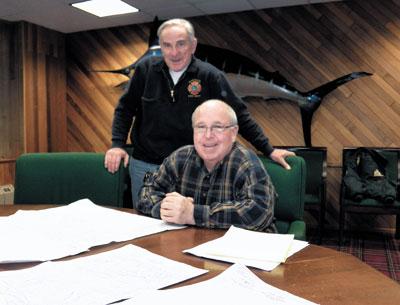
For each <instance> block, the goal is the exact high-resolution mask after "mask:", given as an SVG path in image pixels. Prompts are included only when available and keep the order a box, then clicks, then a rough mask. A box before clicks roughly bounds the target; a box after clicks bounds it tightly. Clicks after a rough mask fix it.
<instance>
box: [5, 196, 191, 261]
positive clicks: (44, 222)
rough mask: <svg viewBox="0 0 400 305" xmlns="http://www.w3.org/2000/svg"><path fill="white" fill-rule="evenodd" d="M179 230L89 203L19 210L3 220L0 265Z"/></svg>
mask: <svg viewBox="0 0 400 305" xmlns="http://www.w3.org/2000/svg"><path fill="white" fill-rule="evenodd" d="M180 228H184V226H177V225H168V224H166V223H165V222H164V221H162V220H160V219H154V218H151V217H145V216H140V215H135V214H131V213H126V212H121V211H118V210H114V209H110V208H105V207H101V206H98V205H96V204H94V203H93V202H91V201H90V200H88V199H82V200H79V201H76V202H74V203H71V204H69V205H67V206H62V207H56V208H49V209H45V210H38V211H23V210H20V211H18V212H17V213H15V214H14V215H10V216H6V217H0V232H1V234H0V245H1V251H0V263H4V262H21V261H46V260H52V259H57V258H62V257H66V256H69V255H74V254H77V253H80V252H83V251H87V250H88V249H89V248H91V247H93V246H97V245H103V244H108V243H110V242H113V241H117V242H118V241H125V240H130V239H134V238H138V237H142V236H146V235H149V234H154V233H158V232H162V231H166V230H173V229H180Z"/></svg>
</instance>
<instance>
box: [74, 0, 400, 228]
mask: <svg viewBox="0 0 400 305" xmlns="http://www.w3.org/2000/svg"><path fill="white" fill-rule="evenodd" d="M190 20H191V21H192V22H193V24H194V26H195V29H196V35H197V37H198V40H199V42H201V43H205V44H211V45H215V46H219V47H223V48H228V49H231V50H234V51H236V52H239V53H241V54H243V55H245V56H248V57H250V58H252V59H254V60H255V61H257V62H258V63H259V64H260V65H261V66H262V67H264V68H265V69H267V70H269V71H279V72H280V73H281V74H282V75H284V76H285V77H286V78H287V79H288V80H289V81H290V83H291V84H292V85H293V86H295V87H296V88H297V89H298V90H300V91H308V90H311V89H313V88H315V87H318V86H320V85H321V84H323V83H326V82H328V81H330V80H333V79H335V78H337V77H339V76H342V75H345V74H347V73H350V72H354V71H367V72H371V73H373V76H372V77H366V78H363V79H358V80H354V81H352V82H350V83H348V84H346V85H344V86H342V87H340V88H338V89H336V90H335V91H333V92H332V93H330V94H329V95H328V96H327V97H326V98H325V99H324V101H323V103H322V105H321V107H320V108H319V109H318V110H317V112H316V113H315V115H314V119H313V125H312V140H313V145H314V146H326V147H327V148H328V166H329V167H328V207H327V211H328V212H327V213H328V215H327V220H328V226H329V225H330V226H331V227H337V220H338V210H339V208H338V197H339V182H340V173H341V151H342V148H343V147H345V146H400V40H399V38H400V2H399V1H398V0H382V1H375V0H354V1H343V2H331V3H325V4H314V5H305V6H293V7H285V8H274V9H265V10H258V11H247V12H240V13H232V14H222V15H213V16H205V17H196V18H190ZM149 27H150V24H143V25H133V26H127V27H118V28H112V29H106V30H98V31H88V32H81V33H75V34H71V35H68V37H67V43H68V45H67V50H68V71H67V74H68V81H67V83H68V89H67V93H68V103H67V104H68V108H67V118H68V147H69V149H70V150H94V151H105V150H106V149H107V148H108V147H109V146H110V126H111V122H112V114H113V108H114V107H115V105H116V103H117V100H118V97H119V96H120V94H121V89H120V88H119V87H118V85H119V84H120V83H121V82H124V81H126V79H125V78H124V77H123V76H118V75H115V74H111V73H100V72H94V70H103V69H104V70H107V69H118V68H122V67H125V66H128V65H129V64H131V63H132V62H134V61H135V60H136V59H138V57H139V56H140V55H141V54H143V52H144V51H145V50H146V48H147V38H148V34H149ZM248 106H249V109H250V111H251V113H252V114H253V116H254V117H255V119H256V120H257V121H258V123H259V124H260V125H261V126H262V127H263V129H264V130H265V133H266V134H267V135H268V136H269V138H270V140H271V142H272V144H273V145H288V146H290V145H304V142H303V136H302V129H301V120H300V113H299V110H298V107H297V106H296V105H295V104H293V103H291V102H286V101H268V102H266V101H264V100H260V99H254V98H253V99H250V100H248ZM373 219H374V221H376V219H377V222H378V225H379V226H381V227H382V228H392V227H393V222H394V219H393V217H387V216H386V217H385V216H381V217H378V218H373ZM308 221H309V222H310V223H315V221H314V220H313V219H311V218H310V219H308ZM351 221H353V219H349V222H351ZM363 221H365V222H370V221H371V219H369V218H361V220H360V219H358V221H357V222H358V223H360V222H361V223H362V222H363Z"/></svg>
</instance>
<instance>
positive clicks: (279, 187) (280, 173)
mask: <svg viewBox="0 0 400 305" xmlns="http://www.w3.org/2000/svg"><path fill="white" fill-rule="evenodd" d="M260 159H261V161H262V162H263V164H264V166H265V168H266V170H267V172H268V174H269V175H270V177H271V180H272V183H273V184H274V186H275V189H276V192H277V194H278V201H277V203H276V206H275V217H276V219H277V220H279V221H286V222H292V221H295V220H303V215H304V196H305V183H306V165H305V162H304V159H303V158H302V157H299V156H295V157H288V158H287V162H288V163H289V164H290V166H291V168H292V169H291V170H286V169H284V168H283V167H282V166H281V165H279V164H277V163H275V162H274V161H272V160H270V159H268V158H266V157H264V156H260ZM278 230H279V228H278ZM280 232H281V231H280Z"/></svg>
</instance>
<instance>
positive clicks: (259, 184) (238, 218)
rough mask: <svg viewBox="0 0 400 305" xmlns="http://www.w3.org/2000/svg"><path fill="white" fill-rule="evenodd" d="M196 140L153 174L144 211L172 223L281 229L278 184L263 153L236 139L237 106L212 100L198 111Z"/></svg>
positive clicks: (194, 121)
mask: <svg viewBox="0 0 400 305" xmlns="http://www.w3.org/2000/svg"><path fill="white" fill-rule="evenodd" d="M192 124H193V140H194V145H186V146H183V147H181V148H179V149H177V150H176V151H175V152H173V153H172V154H171V155H170V156H169V157H167V158H166V159H165V160H164V162H163V163H162V165H161V166H160V168H159V170H158V171H157V172H155V173H154V174H152V175H149V176H147V178H146V180H145V182H144V186H143V188H142V191H141V194H140V197H139V205H138V210H139V211H141V212H143V213H144V214H147V215H151V216H153V217H156V218H161V219H162V220H164V221H166V222H169V223H177V224H189V225H197V226H201V227H207V228H228V227H229V226H231V225H236V226H238V227H242V228H245V229H249V230H256V231H268V232H276V229H275V226H274V225H273V214H274V213H273V211H274V210H273V208H274V203H275V189H274V187H273V185H272V183H271V180H270V177H269V176H268V174H267V172H266V170H265V169H264V166H263V165H262V163H261V161H260V159H259V158H258V157H257V155H256V154H255V153H254V152H253V151H251V150H249V149H246V148H245V147H243V146H242V145H240V144H238V143H236V136H237V133H238V125H237V118H236V114H235V111H233V109H232V108H231V107H230V106H229V105H227V104H226V103H224V102H222V101H219V100H209V101H206V102H204V103H203V104H201V105H200V106H199V107H197V108H196V110H195V111H194V112H193V116H192Z"/></svg>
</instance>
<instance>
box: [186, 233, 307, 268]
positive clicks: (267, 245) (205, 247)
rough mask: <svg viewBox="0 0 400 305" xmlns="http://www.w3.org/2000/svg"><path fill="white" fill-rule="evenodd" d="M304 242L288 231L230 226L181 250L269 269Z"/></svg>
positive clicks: (305, 244)
mask: <svg viewBox="0 0 400 305" xmlns="http://www.w3.org/2000/svg"><path fill="white" fill-rule="evenodd" d="M307 245H308V243H307V242H303V241H298V240H295V239H294V235H291V234H274V233H264V232H255V231H249V230H245V229H240V228H237V227H234V226H231V227H230V228H229V230H228V231H227V232H226V233H225V235H224V236H222V237H220V238H217V239H214V240H211V241H209V242H206V243H204V244H201V245H199V246H197V247H194V248H192V249H188V250H184V251H183V252H185V253H191V254H193V255H196V256H201V257H206V258H211V259H216V260H221V261H226V262H231V263H241V264H243V265H246V266H252V267H256V268H260V269H263V270H266V271H271V270H273V269H274V268H275V267H277V266H278V265H279V264H280V263H283V262H285V261H286V259H287V257H289V256H290V255H293V254H294V253H296V252H297V251H300V250H301V249H303V248H304V247H306V246H307Z"/></svg>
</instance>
